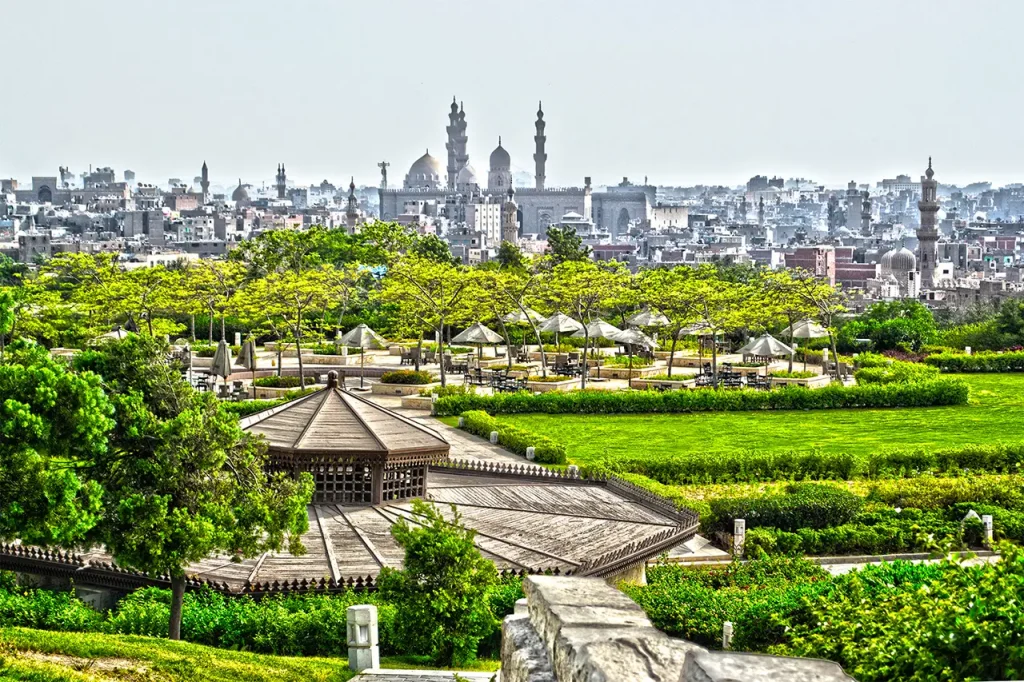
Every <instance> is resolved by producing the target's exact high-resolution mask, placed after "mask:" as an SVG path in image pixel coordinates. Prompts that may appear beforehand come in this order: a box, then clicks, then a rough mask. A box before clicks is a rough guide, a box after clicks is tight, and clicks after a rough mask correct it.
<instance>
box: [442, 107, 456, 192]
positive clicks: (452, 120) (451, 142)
mask: <svg viewBox="0 0 1024 682" xmlns="http://www.w3.org/2000/svg"><path fill="white" fill-rule="evenodd" d="M445 132H447V133H448V142H447V143H446V144H445V145H444V147H445V149H447V150H448V189H451V190H454V189H455V178H456V176H457V175H458V174H459V167H458V165H456V161H455V154H456V149H455V147H456V142H455V140H456V138H458V136H459V105H458V104H457V103H456V102H455V95H452V108H451V111H450V112H449V113H448V127H447V128H445Z"/></svg>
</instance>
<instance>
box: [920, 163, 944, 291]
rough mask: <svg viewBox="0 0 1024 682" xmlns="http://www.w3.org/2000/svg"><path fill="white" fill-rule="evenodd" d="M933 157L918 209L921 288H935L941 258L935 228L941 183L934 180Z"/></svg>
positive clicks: (937, 232) (923, 181) (924, 180)
mask: <svg viewBox="0 0 1024 682" xmlns="http://www.w3.org/2000/svg"><path fill="white" fill-rule="evenodd" d="M934 176H935V171H933V170H932V157H930V156H929V157H928V170H926V171H925V172H924V175H923V176H921V201H919V202H917V208H918V210H920V211H921V227H919V228H918V229H917V244H918V249H919V250H920V253H921V256H920V258H918V260H917V262H918V263H919V264H920V266H921V286H922V287H934V286H935V266H936V262H937V261H938V257H939V230H938V228H937V227H936V226H935V214H936V213H938V212H939V202H938V201H937V200H936V198H935V193H936V189H937V188H938V186H939V183H938V182H936V181H935V180H934Z"/></svg>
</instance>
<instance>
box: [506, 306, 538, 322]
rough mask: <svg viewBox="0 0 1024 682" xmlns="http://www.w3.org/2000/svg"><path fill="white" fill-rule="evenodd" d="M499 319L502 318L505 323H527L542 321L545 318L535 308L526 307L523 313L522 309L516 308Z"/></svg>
mask: <svg viewBox="0 0 1024 682" xmlns="http://www.w3.org/2000/svg"><path fill="white" fill-rule="evenodd" d="M501 319H503V320H504V321H505V323H506V324H529V323H530V322H531V321H532V322H544V320H545V319H546V318H545V317H544V316H543V315H541V314H540V313H538V312H537V311H536V310H533V309H532V308H527V309H526V312H525V313H524V312H523V311H522V310H517V311H515V312H512V313H509V314H508V315H506V316H505V317H503V318H501Z"/></svg>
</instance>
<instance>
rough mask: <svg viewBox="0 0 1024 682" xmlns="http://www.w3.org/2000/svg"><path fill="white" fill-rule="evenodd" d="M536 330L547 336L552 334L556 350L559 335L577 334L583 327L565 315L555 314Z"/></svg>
mask: <svg viewBox="0 0 1024 682" xmlns="http://www.w3.org/2000/svg"><path fill="white" fill-rule="evenodd" d="M537 329H538V330H539V331H542V332H545V333H547V334H554V335H555V347H556V348H557V346H558V335H559V334H571V333H572V332H577V331H579V330H581V329H583V325H582V324H581V323H579V322H577V321H576V320H574V319H572V318H571V317H569V316H568V315H566V314H565V313H555V314H554V315H552V316H551V317H549V318H548V319H547V320H545V321H544V324H542V325H540V326H539V327H538V328H537Z"/></svg>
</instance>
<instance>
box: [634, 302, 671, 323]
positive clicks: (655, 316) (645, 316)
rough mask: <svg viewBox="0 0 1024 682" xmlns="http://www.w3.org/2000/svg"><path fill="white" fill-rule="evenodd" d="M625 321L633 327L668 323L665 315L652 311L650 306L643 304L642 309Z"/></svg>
mask: <svg viewBox="0 0 1024 682" xmlns="http://www.w3.org/2000/svg"><path fill="white" fill-rule="evenodd" d="M626 322H627V323H628V324H631V325H633V326H634V327H664V326H666V325H667V324H669V321H668V318H667V317H665V316H664V315H662V314H661V313H656V312H654V311H652V310H651V308H650V306H644V309H643V310H641V311H640V312H638V313H636V314H635V315H633V317H631V318H629V319H628V320H626Z"/></svg>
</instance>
